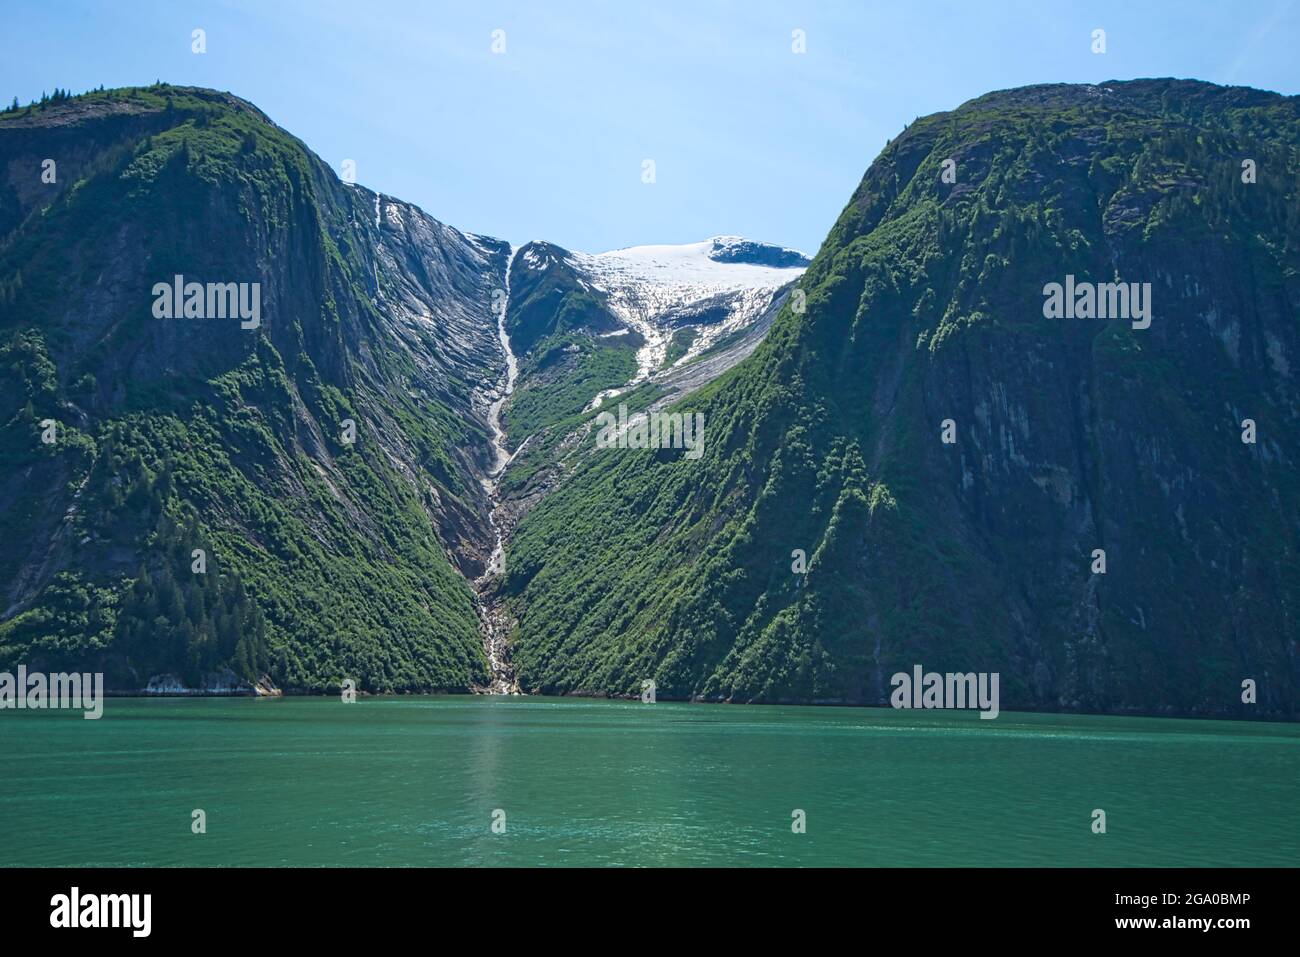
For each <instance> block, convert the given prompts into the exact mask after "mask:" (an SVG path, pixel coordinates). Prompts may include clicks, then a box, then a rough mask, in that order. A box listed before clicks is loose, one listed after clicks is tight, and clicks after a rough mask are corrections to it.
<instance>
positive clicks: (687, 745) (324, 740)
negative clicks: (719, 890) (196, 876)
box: [0, 696, 1300, 866]
mask: <svg viewBox="0 0 1300 957" xmlns="http://www.w3.org/2000/svg"><path fill="white" fill-rule="evenodd" d="M196 808H202V809H203V810H204V811H205V812H206V814H207V833H206V834H202V835H195V834H192V833H191V812H192V811H193V810H194V809H196ZM1094 808H1101V809H1104V810H1105V812H1106V815H1107V833H1106V834H1104V835H1097V834H1093V833H1092V830H1091V827H1090V825H1091V822H1092V811H1093V809H1094ZM795 809H799V810H802V811H804V812H805V815H806V820H807V831H806V833H804V834H795V833H792V830H791V822H792V816H791V815H792V812H793V811H794V810H795ZM497 810H500V811H503V812H504V815H505V833H501V834H498V833H493V831H492V822H493V814H494V812H495V811H497ZM1298 812H1300V726H1298V725H1294V724H1262V723H1246V722H1229V721H1190V720H1175V719H1162V718H1117V717H1100V716H1077V715H1033V714H1014V713H1008V712H1003V714H1002V715H1001V716H1000V717H998V718H997V719H996V720H994V721H981V720H979V718H978V715H977V713H976V712H956V713H954V712H933V711H932V712H917V711H894V710H892V709H876V708H812V707H740V706H725V705H688V704H675V703H666V702H661V703H658V704H653V705H646V704H641V703H639V702H608V701H586V700H574V699H542V698H504V697H495V698H487V697H463V696H461V697H456V696H453V697H400V698H370V699H364V698H363V699H360V700H358V701H357V702H356V703H355V704H343V703H342V702H340V701H339V700H338V699H335V698H287V699H279V700H250V699H221V698H208V699H198V700H183V699H170V700H144V699H122V698H116V699H109V700H108V701H107V702H106V703H105V710H104V717H103V718H102V719H100V720H99V721H86V720H84V719H83V718H82V717H81V715H80V713H79V712H26V711H23V712H19V711H5V712H0V839H2V840H3V842H4V847H5V852H6V853H5V854H4V856H3V861H4V863H5V864H9V865H35V866H41V865H146V864H148V865H270V866H276V865H324V866H340V865H343V866H370V865H425V866H428V865H431V866H442V865H466V864H489V865H550V866H555V865H622V866H647V865H649V866H654V865H675V866H691V865H694V866H701V865H728V866H729V865H774V864H781V865H865V866H884V865H890V866H900V865H957V866H965V865H994V866H996V865H1082V866H1088V865H1214V866H1240V865H1296V864H1297V863H1300V813H1298Z"/></svg>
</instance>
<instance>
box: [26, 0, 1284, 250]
mask: <svg viewBox="0 0 1300 957" xmlns="http://www.w3.org/2000/svg"><path fill="white" fill-rule="evenodd" d="M4 25H5V29H4V32H3V35H0V96H3V98H4V101H5V102H6V103H7V102H8V101H9V100H10V99H11V98H12V97H13V96H15V95H16V96H17V97H18V98H19V100H20V101H22V102H24V103H25V102H27V101H28V100H30V99H33V98H36V97H39V96H40V93H41V91H42V90H50V89H53V88H54V87H56V86H59V87H64V88H70V89H72V90H73V91H74V92H80V91H82V90H85V89H88V88H91V87H95V86H98V85H100V84H101V83H102V84H104V85H105V86H109V87H114V86H127V85H137V84H148V83H152V82H153V81H154V80H156V79H162V80H165V81H168V82H171V83H177V84H198V85H202V86H211V87H216V88H219V89H225V90H230V91H231V92H234V93H237V94H239V95H240V96H243V97H245V98H247V99H249V100H251V101H252V102H254V103H256V104H257V105H258V106H259V107H261V108H262V109H263V110H264V111H265V112H266V113H267V114H268V115H269V116H270V117H271V118H272V119H274V120H275V121H276V122H277V123H279V124H280V125H281V126H283V127H285V128H286V129H287V130H289V131H290V132H291V133H294V134H295V135H297V136H299V137H300V138H302V139H303V140H304V141H305V142H306V143H307V145H308V146H310V147H311V148H312V149H313V150H315V151H316V152H317V153H319V154H320V155H321V157H323V158H324V159H325V160H326V162H328V163H330V164H331V165H332V166H334V167H335V168H336V169H337V168H338V167H339V164H340V163H341V162H342V161H343V160H345V159H352V160H354V161H355V162H356V164H357V179H358V181H359V182H361V183H363V184H365V185H367V186H369V187H371V188H373V189H378V190H381V191H382V192H385V193H389V194H391V195H394V196H398V197H400V198H402V199H405V200H409V201H411V202H414V203H416V204H418V205H420V206H422V207H423V208H424V209H425V210H427V211H428V212H429V213H430V214H432V215H433V216H435V217H437V218H439V219H441V220H443V221H445V222H448V223H450V224H452V225H454V226H457V227H459V228H461V229H466V230H470V231H473V232H478V233H486V234H489V235H493V236H499V237H501V238H504V239H508V240H511V241H512V242H515V243H522V242H525V241H527V240H529V239H548V240H551V241H552V242H556V243H559V244H560V245H562V246H567V247H569V248H571V249H581V250H587V251H592V252H596V251H601V250H604V249H612V248H617V247H620V246H629V245H636V244H640V243H660V242H690V241H694V240H698V239H703V238H705V237H707V236H711V235H716V234H720V233H734V234H740V235H745V236H749V237H751V238H754V239H763V240H768V241H771V242H777V243H783V244H786V245H791V246H796V247H799V248H801V249H804V250H806V251H807V252H809V253H812V252H814V251H815V250H816V248H817V247H818V246H819V245H820V243H821V241H822V239H823V238H824V236H825V234H826V232H827V230H828V229H829V227H830V225H831V224H832V223H833V222H834V220H835V217H836V216H837V215H838V214H839V212H840V210H841V209H842V208H843V206H844V204H845V202H846V201H847V200H848V197H849V195H850V194H851V192H852V191H853V188H854V187H855V186H856V185H857V182H858V180H859V179H860V178H861V177H862V174H863V172H864V171H865V170H866V168H867V166H868V165H869V164H870V162H871V160H872V159H873V158H874V157H875V156H876V154H877V153H878V152H879V151H880V149H881V147H882V146H883V145H884V143H885V141H886V140H887V139H888V138H889V137H892V136H894V135H896V134H897V133H898V131H899V130H900V129H901V128H902V127H903V126H904V125H905V124H906V123H908V122H910V121H912V120H913V119H915V118H916V117H917V116H921V115H924V114H927V113H933V112H935V111H938V110H946V109H951V108H953V107H955V106H957V105H958V104H960V103H962V102H963V101H965V100H968V99H970V98H971V97H974V96H978V95H979V94H981V93H984V92H987V91H989V90H996V89H1004V88H1006V87H1012V86H1020V85H1024V84H1029V83H1044V82H1060V81H1065V82H1098V81H1102V80H1107V79H1128V78H1132V77H1141V76H1179V77H1195V78H1198V79H1204V80H1211V81H1214V82H1218V83H1239V84H1244V85H1248V86H1255V87H1260V88H1263V89H1271V90H1276V91H1278V92H1281V93H1288V94H1294V93H1297V92H1300V65H1298V64H1300V57H1297V55H1296V52H1295V51H1296V49H1297V45H1298V44H1297V41H1298V40H1300V8H1298V5H1297V3H1296V2H1295V0H1260V2H1258V3H1253V4H1252V3H1244V2H1236V3H1228V2H1203V0H1187V2H1136V0H1126V2H1121V3H1111V2H1098V0H1093V2H1086V3H1070V2H1053V0H1025V2H999V0H988V2H987V3H969V2H967V3H956V2H953V3H921V2H914V0H897V2H890V3H880V2H868V0H857V2H845V3H834V2H821V3H799V2H758V0H749V2H714V0H650V2H632V0H617V2H605V3H585V2H564V0H548V2H529V3H524V2H514V3H487V2H477V0H474V2H471V0H465V2H462V3H445V2H414V0H409V2H408V0H370V2H364V3H363V2H356V0H353V2H333V0H224V2H199V0H193V2H186V0H119V2H109V0H103V2H91V0H81V2H61V3H50V2H49V0H30V2H29V0H6V3H5V14H4ZM198 27H201V28H203V29H204V30H205V31H206V33H207V52H206V53H205V54H202V55H197V54H194V53H192V52H191V40H190V36H191V31H192V30H193V29H195V28H198ZM1097 28H1101V29H1104V30H1105V31H1106V46H1107V50H1106V53H1105V54H1102V55H1098V54H1094V53H1092V52H1091V49H1090V47H1091V36H1090V35H1091V33H1092V31H1093V30H1094V29H1097ZM796 29H799V30H803V31H804V34H805V37H806V49H807V52H806V53H803V54H796V53H793V52H792V50H791V45H792V39H791V36H792V31H793V30H796ZM494 30H504V31H505V52H504V53H501V54H494V53H493V52H492V33H493V31H494ZM646 159H652V160H653V161H654V163H655V180H656V181H655V182H654V184H652V185H647V184H645V183H643V182H642V164H643V161H644V160H646Z"/></svg>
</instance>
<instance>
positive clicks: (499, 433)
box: [474, 248, 520, 694]
mask: <svg viewBox="0 0 1300 957" xmlns="http://www.w3.org/2000/svg"><path fill="white" fill-rule="evenodd" d="M517 252H518V250H517V249H514V248H512V249H511V250H510V256H509V258H508V259H507V260H506V268H505V281H504V284H503V288H502V289H501V290H500V295H498V296H494V297H493V299H494V301H493V303H492V307H493V310H494V311H495V312H496V316H497V336H498V338H499V339H500V341H501V351H502V352H503V353H504V355H505V360H506V374H505V382H504V383H503V384H502V387H501V395H500V396H499V397H498V398H497V399H495V400H494V401H493V402H492V405H491V407H490V408H489V410H488V427H489V429H490V431H491V441H492V451H493V453H494V455H495V458H494V460H493V463H492V467H491V470H490V471H489V472H488V474H487V476H485V477H484V478H483V488H484V490H485V491H486V492H487V495H488V522H489V523H490V525H491V527H492V534H493V536H494V538H495V542H494V545H493V548H492V556H491V557H490V558H489V559H488V563H487V568H486V569H485V570H484V571H483V574H482V575H480V576H479V577H478V578H476V579H475V580H474V591H475V593H476V594H477V596H478V616H479V622H480V624H481V626H482V629H483V650H484V653H485V654H486V655H487V660H488V667H489V669H490V672H491V675H490V679H489V681H488V684H487V686H486V687H484V688H479V689H476V690H478V691H480V692H482V693H484V694H519V693H520V691H519V682H518V681H517V680H516V679H515V672H514V667H513V666H512V665H511V663H510V645H509V635H510V616H509V612H508V611H507V610H506V608H505V604H504V602H503V601H502V600H501V596H500V594H499V591H498V588H497V586H498V584H499V582H500V580H501V576H502V575H503V574H504V572H505V561H506V558H505V548H506V543H505V534H504V531H503V526H502V524H501V521H500V519H499V517H498V515H499V512H500V511H501V492H500V488H501V476H502V474H503V473H504V472H505V469H506V466H507V465H509V464H510V450H509V449H508V448H507V447H506V432H505V427H504V426H503V425H502V422H501V419H502V410H503V409H504V407H505V404H506V402H507V401H508V400H509V398H510V394H511V393H512V392H514V389H515V380H516V379H517V378H518V376H519V360H518V359H517V358H516V357H515V354H514V351H513V350H512V349H511V348H510V334H509V333H508V332H507V331H506V310H507V309H509V308H510V267H511V266H512V265H513V263H514V259H515V254H516V253H517Z"/></svg>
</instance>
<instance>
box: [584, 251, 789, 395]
mask: <svg viewBox="0 0 1300 957" xmlns="http://www.w3.org/2000/svg"><path fill="white" fill-rule="evenodd" d="M747 251H749V252H751V253H752V252H754V251H757V253H758V254H759V255H763V254H768V255H772V256H773V257H774V258H780V257H785V258H798V259H802V258H803V257H802V255H801V254H800V253H798V252H796V251H795V250H791V249H787V248H785V247H781V246H770V245H766V244H762V243H754V242H751V241H748V240H745V239H742V238H741V237H739V236H715V237H713V238H711V239H706V240H704V241H703V242H698V243H687V244H685V245H678V246H670V245H659V246H631V247H629V248H627V249H616V250H613V251H612V252H606V253H597V254H596V255H590V254H588V253H570V254H569V256H568V261H569V264H570V265H571V266H572V267H573V268H574V269H575V270H576V271H577V272H578V273H579V274H580V275H582V276H583V277H584V278H585V279H586V281H587V282H589V283H590V285H591V286H592V287H594V288H596V289H598V290H600V291H601V292H603V293H605V295H606V296H607V297H608V300H609V305H610V308H611V309H612V310H613V311H614V313H615V315H617V316H618V318H619V319H621V320H622V321H624V322H625V323H627V325H628V326H630V327H631V328H633V329H635V330H636V331H637V332H639V333H640V334H641V336H642V338H644V339H645V343H646V344H645V345H644V346H643V347H642V348H641V349H640V350H639V351H638V352H637V374H636V377H635V378H634V379H632V380H631V382H629V383H628V385H629V386H630V385H635V384H636V383H638V382H641V381H643V380H645V379H647V378H650V376H651V375H652V374H654V373H655V372H656V371H658V370H659V368H660V366H661V365H662V364H663V361H664V355H665V353H666V352H667V349H668V342H669V339H670V338H671V337H672V334H673V331H674V329H676V328H683V327H690V328H693V329H695V330H696V337H695V341H694V342H693V343H692V344H691V347H690V350H689V351H688V352H687V353H686V354H685V355H684V356H682V357H681V358H680V359H679V360H678V363H681V362H685V361H687V360H689V359H690V358H692V357H693V356H695V355H697V354H698V353H700V352H702V351H704V350H705V349H707V348H708V347H709V346H710V345H712V344H713V343H714V342H715V341H717V340H718V339H719V338H721V337H722V336H725V335H727V334H728V333H730V332H732V331H734V330H736V329H741V328H744V327H745V326H748V325H749V324H750V323H751V322H753V321H754V319H755V318H756V317H757V316H758V315H759V314H761V313H762V312H763V310H764V309H766V308H767V307H768V305H770V304H771V302H772V299H773V297H774V296H775V295H776V292H777V291H778V290H779V289H780V288H781V287H782V286H784V285H785V284H786V283H789V282H791V281H793V280H795V279H798V278H799V277H800V276H801V275H803V272H804V269H805V268H806V267H805V266H803V265H797V266H769V265H760V264H757V263H754V262H744V261H729V260H731V259H734V258H735V257H743V256H745V255H746V252H747ZM693 308H694V309H695V310H699V309H700V308H708V309H710V311H711V313H712V314H714V315H721V316H722V318H721V319H720V320H719V319H710V321H707V322H700V323H698V324H697V323H695V322H691V321H690V317H689V315H683V313H687V314H689V313H690V312H691V311H692V309H693Z"/></svg>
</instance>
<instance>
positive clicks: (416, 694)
mask: <svg viewBox="0 0 1300 957" xmlns="http://www.w3.org/2000/svg"><path fill="white" fill-rule="evenodd" d="M277 691H278V692H279V693H278V694H256V693H254V692H252V691H191V692H149V691H144V690H140V691H108V690H105V691H104V697H105V698H142V699H149V698H157V699H164V698H165V699H187V698H188V699H199V698H248V699H252V700H258V701H265V700H281V699H284V698H337V697H338V696H339V694H340V693H341V692H339V691H306V690H301V689H277ZM356 696H357V698H374V699H386V698H391V699H397V698H500V699H503V700H509V701H527V700H544V701H563V700H565V699H577V700H580V701H611V702H623V703H629V702H636V701H640V697H639V696H638V695H631V694H629V695H615V694H601V693H592V692H569V693H566V694H537V693H529V692H523V693H520V694H484V693H482V692H478V691H473V690H470V689H464V688H460V689H436V690H420V691H386V692H379V693H375V692H370V691H361V690H357V692H356ZM656 703H665V704H669V703H670V704H693V705H722V706H728V707H733V708H747V707H752V708H771V707H787V708H788V707H796V708H861V709H863V710H876V709H886V710H889V711H909V712H910V711H915V712H922V713H925V712H947V711H955V710H967V711H977V709H971V708H966V709H952V708H894V707H893V706H892V705H889V704H872V703H869V702H856V701H830V700H821V701H818V700H807V699H780V700H774V701H745V702H739V701H727V700H725V699H721V698H698V697H697V698H679V697H670V696H665V695H662V694H661V695H658V696H657V700H656ZM1000 714H1017V715H1063V716H1079V717H1107V718H1167V719H1173V720H1182V721H1232V722H1243V723H1245V722H1259V723H1265V724H1300V716H1291V717H1288V716H1286V715H1284V714H1281V713H1279V712H1263V713H1261V714H1260V715H1259V716H1257V717H1250V716H1246V715H1233V714H1223V713H1206V712H1186V711H1173V710H1168V711H1151V710H1143V709H1124V710H1118V711H1082V710H1079V711H1076V710H1069V709H1064V708H1055V709H1051V710H1042V709H1037V710H1035V709H1027V708H1011V707H1005V706H1004V707H1002V708H1001V709H1000ZM991 724H993V725H995V724H996V720H995V721H994V722H991Z"/></svg>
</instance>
